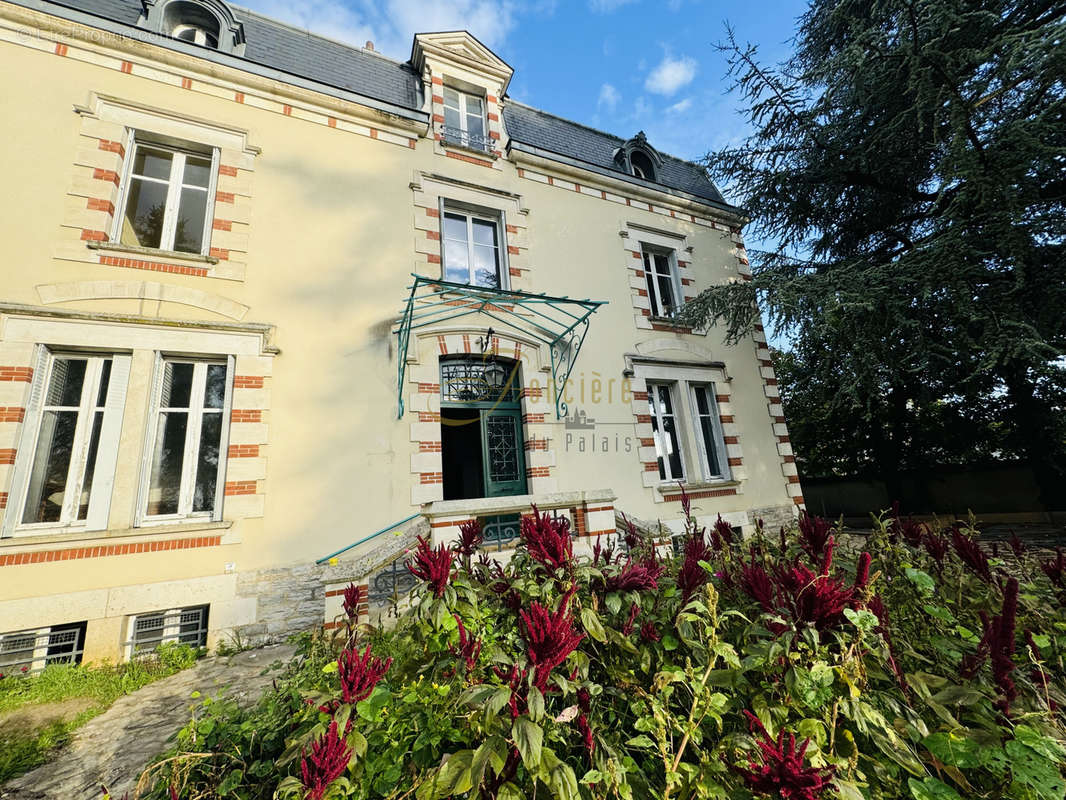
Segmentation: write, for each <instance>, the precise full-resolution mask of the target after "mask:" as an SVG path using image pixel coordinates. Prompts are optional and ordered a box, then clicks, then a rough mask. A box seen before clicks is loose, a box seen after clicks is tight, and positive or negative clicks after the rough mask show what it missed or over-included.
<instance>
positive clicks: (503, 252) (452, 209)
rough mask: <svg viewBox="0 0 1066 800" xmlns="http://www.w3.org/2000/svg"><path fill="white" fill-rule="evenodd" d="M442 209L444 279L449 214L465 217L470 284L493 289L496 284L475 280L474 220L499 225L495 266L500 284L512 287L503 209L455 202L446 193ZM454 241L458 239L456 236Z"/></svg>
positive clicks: (441, 229)
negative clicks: (483, 207)
mask: <svg viewBox="0 0 1066 800" xmlns="http://www.w3.org/2000/svg"><path fill="white" fill-rule="evenodd" d="M439 211H440V266H441V279H442V280H446V277H445V276H446V275H447V274H448V261H447V248H446V247H445V241H446V238H445V236H446V234H445V226H444V220H445V215H446V214H452V215H454V216H459V217H466V263H467V265H468V269H467V274H468V279H467V284H468V285H469V286H473V287H475V288H482V289H491V288H497V287H489V286H481V285H480V284H477V283H474V282H473V277H474V220H475V219H477V220H480V221H482V222H489V223H492V224H493V225H495V226H496V270H497V275H498V277H499V281H500V285H499V287H498V288H500V289H503V290H505V291H507V290H510V288H511V280H510V274H511V269H510V265H509V263H508V260H507V220H506V217H505V215H504V212H503V211H496V210H492V209H480V208H472V207H470V206H467V205H465V204H460V203H452V202H448V201H447V200H445V199H444V198H443V197H442V198H441V199H440V203H439ZM452 241H455V240H454V239H453V240H452Z"/></svg>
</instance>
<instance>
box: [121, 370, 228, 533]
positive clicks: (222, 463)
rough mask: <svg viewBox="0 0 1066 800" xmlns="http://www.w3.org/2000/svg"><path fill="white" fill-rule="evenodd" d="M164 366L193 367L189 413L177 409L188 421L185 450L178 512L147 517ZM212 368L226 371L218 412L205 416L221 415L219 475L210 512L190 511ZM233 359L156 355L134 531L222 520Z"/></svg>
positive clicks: (208, 411)
mask: <svg viewBox="0 0 1066 800" xmlns="http://www.w3.org/2000/svg"><path fill="white" fill-rule="evenodd" d="M167 362H175V363H183V364H193V365H194V368H193V382H192V387H191V390H190V396H189V408H188V409H176V410H179V411H187V412H188V414H189V421H188V424H187V425H186V428H185V450H184V455H183V460H182V473H181V484H180V487H179V490H178V510H177V512H176V513H174V514H149V513H148V501H149V493H150V489H151V482H152V455H153V453H154V452H155V446H156V442H157V440H158V437H159V434H160V420H161V417H162V411H163V408H162V407H161V406H160V404H159V403H160V400H161V397H162V389H163V375H164V370H165V369H166V363H167ZM211 364H222V365H225V367H226V391H225V396H224V399H223V402H222V408H221V410H219V411H216V410H215V409H206V413H210V414H215V413H220V414H222V436H221V438H220V440H219V445H218V474H217V476H216V478H215V505H214V508H213V509H212V510H211V511H193V510H192V505H193V500H194V498H195V493H196V471H197V462H198V461H199V448H200V439H201V431H202V426H203V417H204V413H205V408H204V405H203V402H204V387H205V386H206V382H207V367H208V365H211ZM235 364H236V359H235V358H234V357H233V356H232V355H230V356H216V357H210V356H185V355H170V354H166V353H162V352H156V359H155V369H154V371H153V372H154V377H153V380H152V395H151V399H150V413H149V415H148V422H147V430H146V435H145V440H144V441H145V445H144V454H143V458H142V460H141V481H140V491H139V493H138V499H137V514H136V522H135V524H136V525H137V527H149V526H152V525H164V524H168V523H173V522H180V521H182V520H190V519H192V520H210V521H214V522H217V521H219V520H221V519H222V506H223V499H224V496H225V493H226V492H225V489H226V466H227V453H228V451H229V429H230V421H231V417H232V414H231V412H232V409H233V371H234V367H235Z"/></svg>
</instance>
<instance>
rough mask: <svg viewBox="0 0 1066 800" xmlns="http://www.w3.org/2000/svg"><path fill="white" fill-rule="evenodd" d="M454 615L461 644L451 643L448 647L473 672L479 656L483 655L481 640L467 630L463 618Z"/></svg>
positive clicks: (468, 670) (467, 669)
mask: <svg viewBox="0 0 1066 800" xmlns="http://www.w3.org/2000/svg"><path fill="white" fill-rule="evenodd" d="M452 616H453V617H455V621H456V623H457V624H458V626H459V646H458V647H456V646H455V645H451V644H449V645H448V649H449V650H450V651H451V653H452V655H453V656H455V657H456V658H457V659H458V660H459V661H460V662H462V665H463V667H465V668H466V671H467V672H473V671H474V667H476V666H477V659H478V656H480V655H481V640H480V639H475V638H474V637H473V636H470V635H469V634H468V633H467V632H466V626H464V625H463V620H462V619H461V618H460V617H459V615H458V614H452Z"/></svg>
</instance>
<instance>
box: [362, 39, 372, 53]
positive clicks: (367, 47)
mask: <svg viewBox="0 0 1066 800" xmlns="http://www.w3.org/2000/svg"><path fill="white" fill-rule="evenodd" d="M364 49H366V50H371V51H373V49H374V43H373V42H372V41H370V40H369V39H367V40H366V47H365V48H364Z"/></svg>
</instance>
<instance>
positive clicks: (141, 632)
mask: <svg viewBox="0 0 1066 800" xmlns="http://www.w3.org/2000/svg"><path fill="white" fill-rule="evenodd" d="M207 611H208V606H192V607H189V608H171V609H167V610H165V611H151V612H149V613H147V614H137V615H136V616H133V617H130V621H129V641H128V642H127V643H126V647H127V651H128V653H129V656H130V657H131V658H132V657H135V656H138V655H145V654H147V653H151V652H152V651H153V650H155V649H156V648H157V647H159V645H161V644H163V643H165V642H180V643H182V644H187V645H190V646H192V647H204V646H206V644H207Z"/></svg>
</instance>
